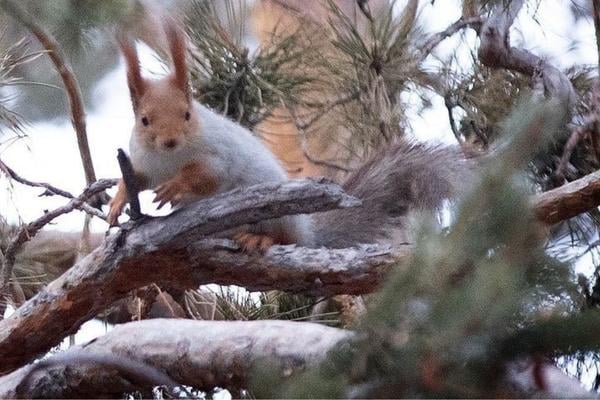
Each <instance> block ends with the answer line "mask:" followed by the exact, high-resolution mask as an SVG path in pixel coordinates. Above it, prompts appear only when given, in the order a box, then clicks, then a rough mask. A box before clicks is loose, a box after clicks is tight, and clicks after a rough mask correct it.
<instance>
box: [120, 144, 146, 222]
mask: <svg viewBox="0 0 600 400" xmlns="http://www.w3.org/2000/svg"><path fill="white" fill-rule="evenodd" d="M117 160H118V161H119V167H120V168H121V174H122V175H123V183H124V184H125V189H126V190H127V197H128V199H129V207H130V215H129V217H130V218H131V220H132V221H135V220H138V219H140V218H142V217H143V214H142V210H141V207H140V199H139V198H138V194H139V192H140V190H139V185H138V182H137V178H136V176H135V172H134V171H133V166H132V165H131V161H130V160H129V157H127V154H125V152H124V151H123V149H119V150H118V154H117Z"/></svg>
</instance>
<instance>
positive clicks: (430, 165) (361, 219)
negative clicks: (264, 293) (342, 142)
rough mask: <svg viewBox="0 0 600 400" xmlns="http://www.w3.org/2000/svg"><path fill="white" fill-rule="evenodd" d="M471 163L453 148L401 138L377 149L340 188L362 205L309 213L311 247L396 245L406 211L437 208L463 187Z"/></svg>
mask: <svg viewBox="0 0 600 400" xmlns="http://www.w3.org/2000/svg"><path fill="white" fill-rule="evenodd" d="M470 164H471V161H469V160H468V159H466V158H465V156H464V155H463V153H462V152H461V151H460V149H458V148H456V147H449V146H442V145H431V144H426V143H418V142H413V141H407V140H401V141H398V142H396V143H395V144H393V145H391V146H389V147H387V148H386V149H384V150H380V151H379V152H377V153H376V154H374V156H373V157H372V158H371V159H370V160H369V161H367V162H366V163H365V164H363V165H362V166H361V167H360V168H358V169H357V170H356V171H354V172H353V173H351V175H350V176H349V177H348V179H346V181H345V182H344V184H343V185H342V186H343V188H344V190H345V191H346V192H347V193H348V194H351V195H353V196H355V197H358V198H359V199H361V200H362V203H363V204H362V207H356V208H349V209H344V210H335V211H330V212H326V213H322V214H316V215H314V216H313V220H312V224H313V229H314V242H315V244H317V245H318V246H325V247H335V248H343V247H350V246H353V245H356V244H358V243H377V242H382V241H385V242H390V241H398V236H405V234H406V230H407V229H408V226H407V223H408V216H409V214H410V213H411V211H419V210H432V211H433V210H439V209H440V208H441V206H442V205H443V202H444V200H446V199H452V198H455V197H456V195H458V194H459V193H460V192H462V191H463V190H464V189H466V187H467V185H468V181H469V180H470V175H471V171H472V168H471V166H470Z"/></svg>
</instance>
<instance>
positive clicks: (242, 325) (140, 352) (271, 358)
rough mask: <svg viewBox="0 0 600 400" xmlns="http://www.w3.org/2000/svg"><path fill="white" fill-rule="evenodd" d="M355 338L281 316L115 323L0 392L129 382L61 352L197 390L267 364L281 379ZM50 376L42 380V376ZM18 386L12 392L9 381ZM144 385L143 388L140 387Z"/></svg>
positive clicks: (85, 393) (50, 392)
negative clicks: (143, 369)
mask: <svg viewBox="0 0 600 400" xmlns="http://www.w3.org/2000/svg"><path fill="white" fill-rule="evenodd" d="M354 336H355V334H354V333H352V332H350V331H345V330H341V329H336V328H330V327H326V326H323V325H319V324H311V323H302V322H285V321H245V322H242V321H230V322H225V321H192V320H162V319H154V320H146V321H141V322H134V323H128V324H124V325H120V326H117V327H116V328H115V329H114V330H113V331H111V332H109V333H108V334H107V335H105V336H103V337H100V338H98V339H96V340H95V341H94V342H93V343H90V344H89V345H88V346H85V347H76V348H72V349H70V350H69V351H67V352H66V353H65V355H64V356H62V357H63V359H64V360H65V361H66V365H65V364H61V363H57V364H50V365H49V366H48V367H44V368H41V369H39V370H37V371H36V372H35V373H34V374H32V376H31V377H30V378H29V379H26V382H24V378H25V377H26V376H27V375H28V372H29V370H30V369H31V367H30V366H28V367H24V368H22V369H20V370H18V371H15V372H14V373H13V374H11V375H8V376H5V377H3V378H0V397H1V398H15V397H17V396H19V397H22V398H23V397H24V398H40V397H42V398H64V397H90V396H91V397H117V398H120V397H122V394H123V392H126V391H132V390H134V389H136V386H135V385H133V384H132V382H131V381H130V380H127V376H122V375H121V376H120V375H119V374H118V373H115V372H116V371H115V369H114V368H110V367H109V368H107V367H106V366H104V368H103V367H102V366H99V365H98V364H90V363H85V362H83V363H76V362H73V363H69V362H68V361H69V358H68V356H67V355H69V354H72V355H74V357H73V360H72V361H77V359H76V357H77V354H78V353H79V354H96V355H103V356H106V355H109V356H115V355H116V356H120V357H122V358H124V359H127V360H129V359H133V360H137V361H142V362H144V363H146V364H148V365H149V366H152V367H155V368H157V369H159V370H162V371H164V372H167V373H168V374H169V375H170V376H171V377H172V378H173V379H174V380H176V381H178V382H180V383H185V384H189V385H192V386H194V387H196V388H199V389H205V390H212V389H213V388H214V387H215V386H220V387H227V388H229V389H236V388H239V389H241V388H250V389H252V387H251V380H250V379H249V378H250V374H251V372H252V370H253V369H254V368H257V367H260V366H262V367H263V368H264V367H271V368H273V372H274V373H279V374H281V376H282V377H288V376H290V375H292V374H294V373H297V372H299V371H303V370H305V369H307V368H310V367H314V366H315V365H317V364H318V362H319V361H322V360H323V359H324V358H325V356H326V354H327V352H328V351H329V350H330V349H332V348H334V347H335V346H336V345H339V344H340V343H341V342H342V341H344V340H350V339H351V338H353V337H354ZM50 375H51V376H53V377H54V378H52V379H48V378H49V376H50ZM19 385H21V387H20V391H19V392H17V387H18V386H19ZM146 389H147V388H146Z"/></svg>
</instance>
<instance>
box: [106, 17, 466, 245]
mask: <svg viewBox="0 0 600 400" xmlns="http://www.w3.org/2000/svg"><path fill="white" fill-rule="evenodd" d="M164 27H165V34H166V38H167V42H168V46H169V48H168V51H169V53H170V56H171V60H172V71H171V73H170V74H169V75H167V76H166V77H164V78H162V79H158V80H150V79H147V78H144V77H142V75H141V72H140V63H139V59H138V56H137V52H136V49H135V45H134V43H132V42H131V41H130V40H129V39H123V38H122V39H121V40H120V45H121V50H122V53H123V56H124V58H125V63H126V67H127V83H128V86H129V91H130V95H131V101H132V105H133V111H134V115H135V126H134V128H133V132H132V135H131V140H130V157H131V162H132V165H133V168H134V171H135V172H136V175H137V177H138V180H139V184H140V186H141V188H142V189H154V191H155V193H156V198H155V200H154V201H155V202H157V203H158V207H159V208H160V207H162V206H163V205H164V204H166V203H168V202H170V203H171V204H172V205H174V206H175V205H179V204H185V203H188V202H190V201H193V200H195V199H199V198H202V197H207V196H211V195H213V194H215V193H222V192H226V191H229V190H232V189H234V188H237V187H243V186H249V185H253V184H258V183H263V182H282V181H285V180H287V179H288V177H287V175H286V173H285V170H284V169H283V167H282V166H281V164H280V163H279V161H278V160H277V159H276V157H275V156H274V155H273V154H272V153H271V152H270V151H269V150H268V149H267V147H266V146H265V145H264V144H263V143H262V142H261V141H260V140H258V139H257V138H256V137H255V136H254V135H253V134H252V133H251V132H250V131H249V130H247V129H246V128H244V127H242V126H241V125H239V124H237V123H235V122H233V121H231V120H229V119H227V118H226V117H224V116H222V115H219V114H217V113H215V112H213V111H211V110H209V109H208V108H207V107H204V106H203V105H201V104H199V103H198V102H197V101H195V100H194V99H193V98H192V94H191V89H190V82H189V72H188V67H187V64H186V52H187V51H186V38H185V35H184V33H183V31H182V30H181V29H179V27H177V26H176V25H175V23H174V22H173V21H172V20H168V22H166V23H165V24H164ZM467 164H468V162H467V161H466V160H465V158H464V157H463V156H462V153H460V151H458V150H457V149H455V148H452V147H444V146H431V145H425V144H422V143H412V142H409V141H406V140H399V141H397V142H396V143H392V144H391V145H389V146H387V147H386V149H384V150H383V151H380V152H379V153H377V154H375V155H374V157H373V158H372V159H371V160H370V161H368V162H367V163H365V164H364V165H363V166H362V167H360V168H359V169H358V170H356V171H355V172H353V173H351V174H350V176H349V177H348V179H347V181H346V182H345V183H344V184H343V187H344V189H345V190H346V191H347V192H348V193H349V194H351V195H354V196H356V197H358V198H360V199H361V200H362V201H363V206H362V207H359V208H354V209H346V210H336V211H330V212H326V213H320V214H314V215H310V216H308V215H295V216H289V217H284V218H279V219H275V220H270V221H264V222H261V223H259V224H256V225H254V226H252V227H249V228H247V230H245V231H243V232H241V233H237V234H236V235H235V237H234V238H235V239H236V240H237V241H238V242H240V243H241V244H242V246H243V247H244V248H245V249H250V250H252V249H261V250H266V249H267V248H269V247H270V246H271V245H272V244H292V243H294V244H299V245H303V246H311V247H314V246H329V247H346V246H352V245H355V244H358V243H374V242H378V241H382V240H388V241H389V240H390V239H391V238H394V239H398V237H399V236H403V233H404V232H405V231H406V226H405V225H406V224H405V220H406V218H405V217H406V216H407V214H408V213H409V211H411V210H413V209H435V208H437V207H439V206H440V205H441V204H442V201H443V200H444V199H447V198H451V197H452V196H453V195H455V194H456V190H457V189H459V188H460V187H461V186H464V182H465V175H466V174H467V171H468V169H469V168H468V167H467ZM126 202H127V195H126V192H125V187H124V185H123V183H122V181H121V183H120V184H119V187H118V191H117V194H116V196H115V198H114V199H113V200H112V202H111V204H110V211H109V215H108V221H109V223H110V224H111V225H115V224H116V223H117V218H118V217H119V215H120V214H121V213H122V211H123V208H124V206H125V204H126ZM398 232H400V234H399V233H398Z"/></svg>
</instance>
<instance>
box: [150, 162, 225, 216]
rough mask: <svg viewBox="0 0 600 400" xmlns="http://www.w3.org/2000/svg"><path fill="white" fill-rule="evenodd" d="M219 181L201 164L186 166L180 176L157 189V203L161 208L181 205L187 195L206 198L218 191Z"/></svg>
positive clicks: (194, 163) (195, 163) (192, 163)
mask: <svg viewBox="0 0 600 400" xmlns="http://www.w3.org/2000/svg"><path fill="white" fill-rule="evenodd" d="M217 186H218V185H217V181H216V179H215V178H214V176H212V175H211V173H210V170H209V169H208V168H207V166H205V165H203V164H202V163H200V162H191V163H189V164H186V165H185V166H184V167H183V168H181V170H180V171H179V174H177V175H176V176H175V177H173V178H171V179H169V180H168V181H167V182H165V183H163V184H162V185H160V186H159V187H157V188H156V190H155V192H156V197H155V199H154V202H155V203H159V204H158V208H161V207H162V206H164V205H165V204H166V203H168V202H170V203H171V204H172V205H174V206H175V205H177V204H179V203H180V202H181V201H182V200H184V199H185V197H186V196H187V195H195V196H206V195H210V194H212V193H214V192H215V191H216V190H217Z"/></svg>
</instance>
